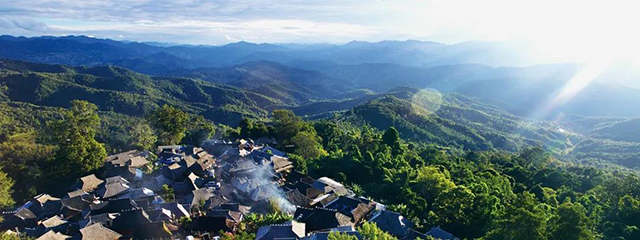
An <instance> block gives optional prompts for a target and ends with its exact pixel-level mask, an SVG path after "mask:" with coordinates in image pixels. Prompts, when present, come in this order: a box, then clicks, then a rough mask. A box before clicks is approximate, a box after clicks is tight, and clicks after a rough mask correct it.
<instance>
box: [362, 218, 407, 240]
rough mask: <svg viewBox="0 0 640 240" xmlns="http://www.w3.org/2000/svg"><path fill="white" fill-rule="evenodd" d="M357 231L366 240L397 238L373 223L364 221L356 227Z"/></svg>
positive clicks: (390, 239)
mask: <svg viewBox="0 0 640 240" xmlns="http://www.w3.org/2000/svg"><path fill="white" fill-rule="evenodd" d="M358 232H360V234H361V235H362V237H363V238H364V239H368V240H392V239H398V238H396V237H394V236H392V235H391V234H389V233H387V232H385V231H382V229H380V228H378V226H377V225H376V224H375V223H372V222H365V223H363V224H362V226H360V227H358Z"/></svg>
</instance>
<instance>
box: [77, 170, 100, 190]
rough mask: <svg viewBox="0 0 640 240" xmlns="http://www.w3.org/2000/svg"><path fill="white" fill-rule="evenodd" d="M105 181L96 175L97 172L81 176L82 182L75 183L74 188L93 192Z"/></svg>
mask: <svg viewBox="0 0 640 240" xmlns="http://www.w3.org/2000/svg"><path fill="white" fill-rule="evenodd" d="M103 182H104V181H103V180H102V179H99V178H98V177H96V175H95V174H91V175H87V176H84V177H81V178H80V182H78V183H77V184H76V185H74V189H77V190H81V191H84V192H91V191H93V190H95V189H96V188H98V186H100V184H102V183H103Z"/></svg>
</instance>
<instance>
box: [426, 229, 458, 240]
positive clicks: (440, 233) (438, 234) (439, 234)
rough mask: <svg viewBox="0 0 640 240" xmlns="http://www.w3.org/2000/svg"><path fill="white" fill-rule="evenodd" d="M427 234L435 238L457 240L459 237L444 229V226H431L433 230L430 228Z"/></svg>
mask: <svg viewBox="0 0 640 240" xmlns="http://www.w3.org/2000/svg"><path fill="white" fill-rule="evenodd" d="M425 235H427V236H431V237H434V238H435V239H442V240H457V239H458V238H457V237H455V236H453V234H451V233H448V232H447V231H445V230H442V228H440V227H434V228H431V230H429V231H428V232H427V233H425Z"/></svg>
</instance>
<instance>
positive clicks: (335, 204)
mask: <svg viewBox="0 0 640 240" xmlns="http://www.w3.org/2000/svg"><path fill="white" fill-rule="evenodd" d="M325 208H328V209H335V210H337V211H338V212H340V213H342V214H344V215H346V216H348V217H350V218H351V221H352V222H353V223H359V222H360V221H361V220H363V219H364V218H365V217H366V216H367V214H369V212H371V210H373V209H374V208H375V203H373V202H369V203H363V202H362V201H360V199H357V198H352V197H345V196H341V197H338V198H337V199H335V200H333V201H331V202H330V203H329V204H328V205H327V206H326V207H325Z"/></svg>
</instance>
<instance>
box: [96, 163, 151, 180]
mask: <svg viewBox="0 0 640 240" xmlns="http://www.w3.org/2000/svg"><path fill="white" fill-rule="evenodd" d="M143 175H144V173H143V172H142V170H140V169H137V168H134V167H128V166H124V167H111V168H109V169H107V171H106V172H105V173H104V177H106V178H109V177H122V178H124V179H127V181H140V180H142V176H143Z"/></svg>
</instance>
